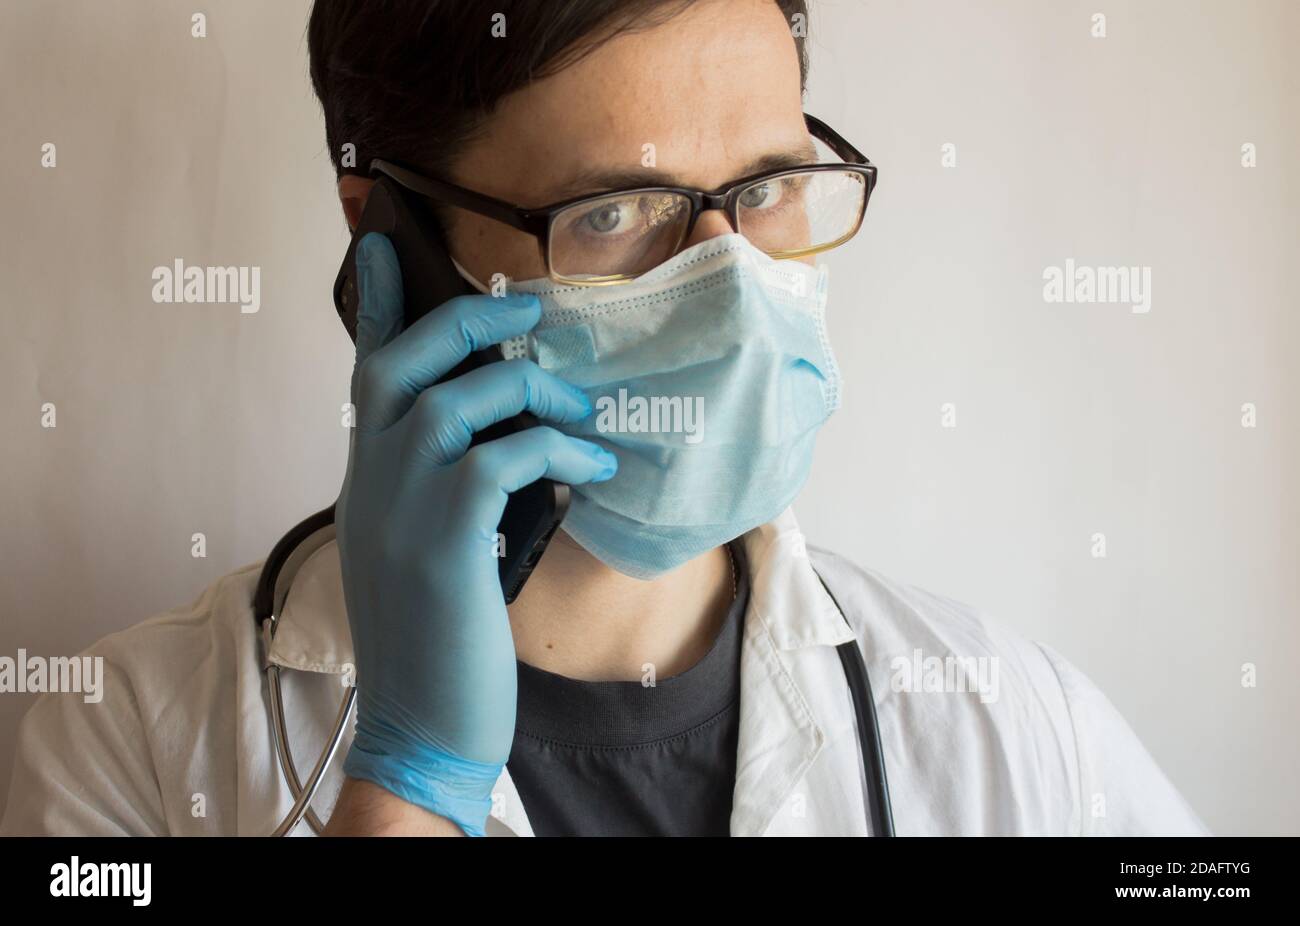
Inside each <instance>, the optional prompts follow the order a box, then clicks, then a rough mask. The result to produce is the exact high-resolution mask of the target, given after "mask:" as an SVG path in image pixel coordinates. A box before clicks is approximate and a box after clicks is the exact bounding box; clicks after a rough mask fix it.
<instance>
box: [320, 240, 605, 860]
mask: <svg viewBox="0 0 1300 926" xmlns="http://www.w3.org/2000/svg"><path fill="white" fill-rule="evenodd" d="M356 262H357V277H358V280H357V282H358V290H359V294H360V310H359V316H358V319H357V361H356V368H355V370H354V372H353V377H352V400H353V402H354V404H355V406H356V410H357V418H356V427H355V428H354V429H353V431H352V439H351V445H350V447H349V452H348V468H347V475H346V476H345V478H344V481H343V489H342V491H341V492H340V494H339V499H338V506H337V510H336V523H337V530H338V547H339V555H340V558H341V562H342V568H343V591H344V595H345V598H346V602H347V609H348V622H349V624H350V625H351V629H352V645H353V649H354V651H355V653H356V668H357V675H356V681H357V725H356V736H355V738H354V739H353V741H352V747H351V750H350V751H349V753H348V756H347V759H346V761H345V762H344V766H343V770H344V772H345V773H346V774H347V775H348V776H350V777H352V778H360V779H365V780H368V781H372V782H374V783H375V784H377V785H379V786H380V787H383V788H385V789H387V790H388V791H391V792H392V793H393V794H395V795H397V796H398V797H401V798H402V799H404V800H406V801H409V802H410V803H413V804H416V805H418V806H420V807H423V808H425V809H426V810H429V811H432V812H433V813H436V814H439V815H440V816H443V817H446V818H448V819H449V820H451V821H453V822H454V823H456V824H457V825H458V826H460V827H461V828H462V829H463V830H464V831H465V832H466V833H469V834H470V835H482V833H483V826H484V824H485V823H486V821H487V816H488V813H489V812H490V810H491V795H492V786H493V785H494V784H495V783H496V780H497V777H498V776H499V775H500V773H501V769H502V767H503V766H504V765H505V762H506V759H507V758H508V757H509V755H510V746H511V743H512V742H513V740H514V730H515V707H516V683H517V676H516V672H517V669H516V665H515V648H514V639H513V637H512V636H511V632H510V623H509V620H508V618H507V615H506V606H505V598H504V596H503V594H502V592H501V583H500V579H499V577H498V572H497V568H498V567H497V558H496V556H495V554H494V549H493V546H494V536H495V534H496V530H497V525H498V524H499V522H500V520H501V513H502V511H503V510H504V509H505V504H506V499H507V495H508V493H510V492H512V491H514V490H516V489H519V488H522V487H523V486H525V485H528V484H529V483H531V482H534V481H536V480H537V479H539V478H542V477H543V476H545V477H548V478H550V479H554V480H556V481H557V482H563V483H568V484H570V485H575V484H582V483H587V482H594V481H600V480H604V479H608V478H610V477H611V476H613V474H614V471H615V469H616V467H617V462H616V460H615V458H614V457H613V455H611V454H610V453H609V452H608V451H606V450H604V449H602V448H601V447H598V446H596V445H595V444H592V443H590V442H588V441H584V440H581V439H579V438H574V437H569V436H567V435H565V434H561V433H560V432H559V431H557V430H555V429H554V428H552V427H548V426H546V425H544V424H543V425H539V426H537V427H534V428H530V429H528V430H526V431H521V432H519V433H516V434H512V435H509V436H507V437H502V438H498V439H496V440H493V441H489V442H487V443H484V444H480V445H477V446H475V447H473V448H472V449H471V448H470V446H469V442H470V438H471V437H472V436H473V434H474V433H475V432H477V431H479V430H482V429H483V428H485V427H487V426H488V425H490V424H493V423H495V422H497V421H500V420H503V419H505V418H508V417H510V416H512V415H515V414H518V413H519V412H521V411H525V410H527V411H529V412H532V413H533V414H534V415H536V416H537V417H538V418H539V419H540V420H542V421H548V420H549V421H553V422H574V421H579V420H582V419H583V418H585V417H586V416H587V415H589V414H591V405H590V403H589V402H588V401H587V399H586V397H585V396H584V395H583V394H582V393H581V392H580V391H579V390H577V389H575V388H573V387H572V386H569V385H568V384H567V383H565V382H564V381H562V380H560V379H558V378H556V377H555V376H553V375H552V374H550V373H547V372H545V371H544V370H542V369H541V368H540V367H539V366H537V365H536V364H535V363H533V362H532V361H528V360H512V361H504V362H501V363H493V364H490V365H488V366H485V367H482V368H480V369H477V370H474V371H472V372H470V373H466V374H464V375H463V376H458V377H456V378H454V379H451V380H448V381H447V382H446V383H441V384H438V385H434V383H435V382H436V381H437V380H438V379H439V378H440V377H443V376H445V375H446V374H447V373H448V372H449V371H450V370H451V369H452V368H453V367H455V366H456V365H457V364H458V363H460V361H461V360H463V359H464V358H465V357H466V356H467V355H468V354H469V352H470V351H472V350H476V349H481V348H484V347H487V346H488V345H491V344H496V343H498V342H500V341H502V340H504V339H506V338H509V337H513V336H515V335H519V334H523V333H525V332H527V331H528V330H529V329H531V328H532V327H533V326H534V325H535V324H537V321H538V320H539V318H540V317H541V306H540V304H539V303H538V302H537V299H536V298H535V297H533V296H528V297H514V298H492V297H490V296H480V295H472V296H461V297H457V298H455V299H452V300H450V301H449V302H447V303H445V304H444V305H441V306H439V307H437V308H436V309H434V310H433V311H431V312H430V313H429V314H428V315H425V316H424V317H423V318H421V319H420V320H419V321H418V322H416V323H415V324H414V325H412V326H411V328H410V330H409V331H402V323H403V308H402V282H401V271H400V269H399V267H398V265H397V254H396V253H395V252H394V250H393V247H392V244H391V243H390V242H389V241H388V239H387V238H385V237H384V236H382V235H378V234H374V233H372V234H369V235H366V236H365V237H364V238H363V239H362V240H361V241H360V242H359V243H358V247H357V251H356Z"/></svg>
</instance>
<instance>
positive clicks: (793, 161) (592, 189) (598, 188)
mask: <svg viewBox="0 0 1300 926" xmlns="http://www.w3.org/2000/svg"><path fill="white" fill-rule="evenodd" d="M816 163H817V149H816V148H815V147H813V143H812V140H811V139H809V140H808V143H807V145H804V146H801V147H798V148H792V149H789V150H786V151H777V152H772V153H770V154H765V155H763V156H762V157H758V158H755V159H754V160H752V161H750V162H749V163H748V164H746V165H745V166H744V167H743V168H741V170H740V172H739V173H738V174H736V179H739V178H740V177H749V176H752V175H754V174H761V173H766V172H768V171H775V170H784V169H785V168H788V167H804V166H806V165H808V164H816ZM731 182H734V181H728V182H727V183H725V184H723V186H724V187H726V186H729V185H730V183H731ZM648 186H687V184H685V183H682V182H681V178H680V177H679V176H678V175H676V174H673V173H669V172H666V171H661V170H656V169H654V168H653V167H633V168H612V169H605V168H598V167H597V168H585V169H583V170H580V171H578V173H576V174H574V175H573V176H572V177H570V178H568V179H567V180H565V181H564V182H563V183H561V184H559V185H557V186H555V187H552V188H550V189H549V190H547V194H548V195H547V197H546V202H548V203H558V202H564V201H565V200H569V199H573V198H575V197H578V196H587V195H593V196H594V195H596V194H598V193H608V192H610V191H613V190H627V189H635V188H637V187H648Z"/></svg>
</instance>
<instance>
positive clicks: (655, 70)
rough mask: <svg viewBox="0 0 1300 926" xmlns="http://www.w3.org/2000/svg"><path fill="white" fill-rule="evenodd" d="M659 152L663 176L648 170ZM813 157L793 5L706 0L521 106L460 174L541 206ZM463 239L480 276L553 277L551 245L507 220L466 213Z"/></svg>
mask: <svg viewBox="0 0 1300 926" xmlns="http://www.w3.org/2000/svg"><path fill="white" fill-rule="evenodd" d="M651 145H652V146H653V149H650V148H647V146H651ZM647 151H653V163H654V166H653V167H648V166H645V164H644V163H643V162H644V161H646V160H648V157H647V154H646V152H647ZM812 154H813V149H812V146H811V142H810V140H809V136H808V132H807V129H806V128H805V126H804V121H803V113H802V100H801V93H800V79H799V61H798V57H797V54H796V51H795V45H794V39H793V38H792V36H791V34H790V25H789V23H787V22H786V20H785V19H784V17H783V16H782V14H781V11H780V9H779V8H778V7H777V5H776V4H775V3H773V2H772V0H706V2H701V3H697V4H695V5H693V6H692V7H690V8H688V9H687V10H686V11H685V12H683V13H681V14H679V15H678V16H676V17H674V18H672V19H670V20H669V21H668V22H666V23H664V24H663V25H660V26H656V27H654V28H652V29H648V30H645V31H642V32H630V33H625V34H623V35H619V36H617V37H615V38H613V39H612V40H610V41H608V42H606V43H604V44H602V45H601V46H600V47H598V48H597V49H596V50H595V51H593V52H591V53H590V54H589V55H587V56H586V57H584V58H583V59H582V60H581V61H579V62H577V63H576V64H573V65H571V66H569V67H567V68H565V69H564V70H562V71H560V72H559V73H557V74H555V75H554V76H551V77H548V78H546V79H545V80H541V81H538V82H537V83H535V84H533V85H531V86H529V87H527V88H525V89H523V90H520V91H518V92H517V93H514V94H512V95H511V96H509V97H507V98H506V99H505V100H504V101H503V102H502V104H501V105H500V107H499V108H498V109H497V111H496V112H495V113H494V114H493V115H492V117H491V118H490V119H489V120H488V122H487V123H486V124H485V126H484V131H483V133H482V135H481V137H479V138H477V139H476V140H475V141H474V142H472V143H471V144H470V145H469V146H468V147H467V148H466V149H465V150H464V151H463V152H462V153H461V155H460V157H459V158H458V159H457V160H456V162H455V163H454V164H453V165H452V169H451V176H450V178H449V179H451V180H452V181H454V182H456V183H458V184H460V185H462V186H465V187H468V188H470V189H472V190H477V191H479V192H481V193H486V194H488V195H490V196H495V197H497V198H498V199H503V200H505V201H506V202H510V203H514V204H517V205H520V206H526V207H538V206H545V205H549V204H551V203H555V202H559V201H561V200H564V199H568V198H571V197H574V196H580V195H584V194H588V193H596V192H601V191H603V190H608V189H612V188H613V189H616V188H620V187H627V186H631V185H634V184H641V185H655V184H669V185H681V186H692V187H699V188H701V189H706V190H709V189H714V188H716V187H719V186H722V185H724V184H725V183H727V182H728V181H731V180H734V179H736V178H738V177H742V176H744V175H746V174H748V173H752V172H753V171H755V170H758V169H762V167H761V165H759V162H760V161H762V160H763V159H765V158H770V157H771V156H773V155H798V156H800V157H811V155H812ZM756 165H758V166H756ZM730 231H731V227H730V225H729V224H728V222H727V219H726V217H725V215H723V214H722V213H721V212H716V211H715V212H706V213H703V214H701V216H700V219H699V221H698V223H697V224H696V227H695V229H694V231H693V232H692V235H691V238H690V240H689V241H688V242H686V245H687V246H689V245H692V244H696V243H698V242H699V241H702V240H704V239H705V238H709V237H712V236H715V235H721V234H726V233H728V232H730ZM449 238H450V245H451V250H452V253H453V255H454V256H455V257H456V259H457V260H458V261H460V263H461V264H462V265H463V266H464V267H465V269H466V270H468V271H469V272H470V273H471V274H473V276H474V277H475V278H476V279H478V280H481V281H484V282H487V281H489V280H490V279H491V278H492V276H493V275H494V274H497V273H502V274H505V275H506V276H508V277H510V278H511V279H515V280H523V279H530V278H533V277H539V276H545V274H546V268H545V265H544V263H543V261H542V258H541V256H540V253H539V250H538V246H537V240H536V239H535V238H533V237H532V236H531V235H528V234H525V233H523V232H520V231H518V230H516V229H513V228H510V227H509V226H506V225H504V224H502V223H499V222H495V221H492V220H491V219H487V218H484V217H482V216H478V215H474V214H472V213H469V212H465V211H462V210H453V219H452V222H451V227H450V228H449Z"/></svg>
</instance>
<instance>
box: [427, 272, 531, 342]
mask: <svg viewBox="0 0 1300 926" xmlns="http://www.w3.org/2000/svg"><path fill="white" fill-rule="evenodd" d="M447 257H448V259H450V260H451V265H452V266H453V267H455V268H456V272H457V273H459V274H460V275H461V276H462V277H463V278H464V280H465V282H466V283H468V284H469V285H470V286H473V287H474V288H475V289H477V290H478V291H479V292H480V293H482V294H483V295H485V296H492V291H491V290H490V289H488V288H487V287H486V286H484V285H483V284H482V283H480V282H479V281H478V280H477V279H476V278H475V276H474V274H472V273H470V272H469V271H468V270H466V269H465V268H464V267H462V266H461V265H460V261H458V260H456V258H454V257H452V256H451V255H450V254H448V255H447ZM500 347H501V356H502V357H504V358H505V359H506V360H515V359H517V358H520V357H527V358H528V359H529V360H531V361H533V362H534V363H536V362H537V341H536V339H535V338H534V337H533V334H532V332H531V331H530V332H529V333H528V334H521V335H517V336H515V337H513V338H509V339H507V340H505V341H502V342H501V344H500Z"/></svg>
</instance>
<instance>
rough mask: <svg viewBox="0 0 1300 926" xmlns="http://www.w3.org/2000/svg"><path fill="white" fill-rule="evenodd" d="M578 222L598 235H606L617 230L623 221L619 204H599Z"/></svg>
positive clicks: (621, 205) (621, 206) (621, 208)
mask: <svg viewBox="0 0 1300 926" xmlns="http://www.w3.org/2000/svg"><path fill="white" fill-rule="evenodd" d="M579 221H581V222H582V224H584V225H586V226H587V227H588V228H589V229H590V230H591V231H593V232H595V233H596V234H598V235H608V234H610V233H611V232H614V231H616V230H617V229H618V227H619V225H620V224H621V223H622V221H623V204H622V203H621V202H611V203H601V204H600V205H599V206H597V207H596V208H594V209H592V210H591V211H590V212H588V213H587V214H586V215H584V216H583V217H582V218H581V219H580V220H579Z"/></svg>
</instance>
